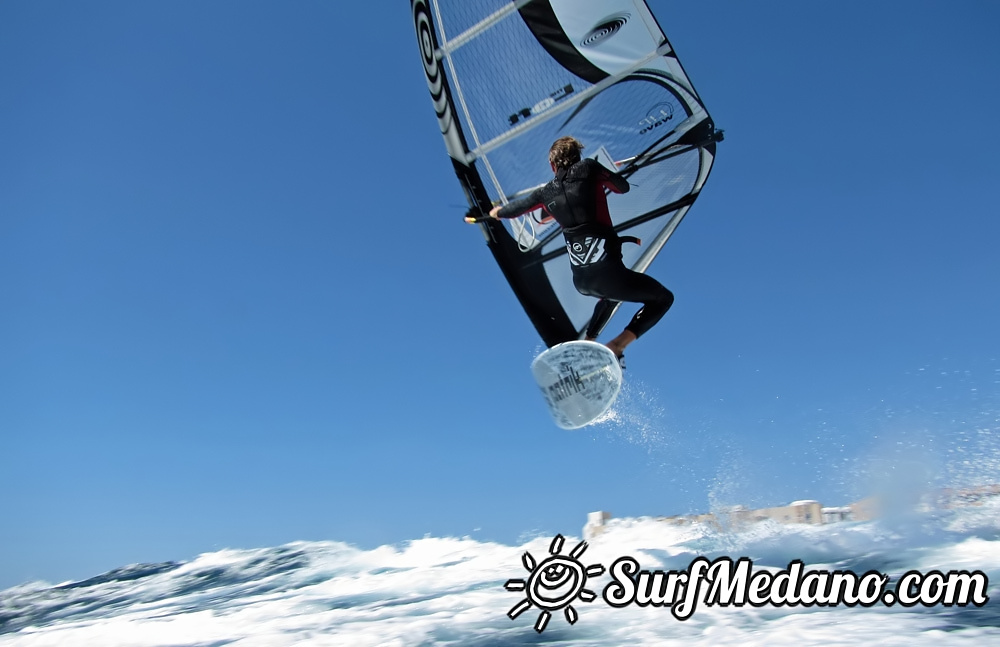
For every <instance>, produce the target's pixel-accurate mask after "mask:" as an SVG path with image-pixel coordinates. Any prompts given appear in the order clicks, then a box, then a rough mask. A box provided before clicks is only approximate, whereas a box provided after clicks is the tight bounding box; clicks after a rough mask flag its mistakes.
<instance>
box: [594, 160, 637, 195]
mask: <svg viewBox="0 0 1000 647" xmlns="http://www.w3.org/2000/svg"><path fill="white" fill-rule="evenodd" d="M598 166H600V167H601V169H600V171H599V172H598V173H599V175H598V177H599V178H600V180H601V184H602V185H604V187H605V188H607V189H608V190H610V191H613V192H614V193H628V190H629V188H630V187H629V183H628V180H626V179H625V178H623V177H622V176H621V175H619V174H618V173H615V172H614V171H610V170H608V169H606V168H605V167H604V165H602V164H599V165H598Z"/></svg>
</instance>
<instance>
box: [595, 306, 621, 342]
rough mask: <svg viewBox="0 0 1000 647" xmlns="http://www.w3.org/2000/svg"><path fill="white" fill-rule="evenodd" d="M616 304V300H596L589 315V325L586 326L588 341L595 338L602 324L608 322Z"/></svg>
mask: <svg viewBox="0 0 1000 647" xmlns="http://www.w3.org/2000/svg"><path fill="white" fill-rule="evenodd" d="M617 305H618V302H617V301H611V300H610V299H601V300H600V301H598V302H597V305H596V306H594V314H593V316H591V317H590V325H588V326H587V340H588V341H594V340H595V339H597V335H598V333H600V331H601V328H603V327H604V324H606V323H608V319H610V318H611V315H612V314H613V313H614V311H615V306H617Z"/></svg>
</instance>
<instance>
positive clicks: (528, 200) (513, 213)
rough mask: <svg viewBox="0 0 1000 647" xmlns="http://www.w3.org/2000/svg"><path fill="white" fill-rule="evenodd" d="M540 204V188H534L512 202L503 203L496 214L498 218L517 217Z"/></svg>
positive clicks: (538, 206)
mask: <svg viewBox="0 0 1000 647" xmlns="http://www.w3.org/2000/svg"><path fill="white" fill-rule="evenodd" d="M542 204H543V202H542V190H541V189H535V190H534V191H532V192H531V193H529V194H528V195H526V196H524V197H523V198H519V199H517V200H514V201H513V202H508V203H507V204H505V205H504V206H503V207H502V208H501V209H500V211H499V212H497V216H498V217H500V218H517V217H518V216H520V215H521V214H522V213H527V212H529V211H534V210H535V209H538V208H540V207H541V206H542Z"/></svg>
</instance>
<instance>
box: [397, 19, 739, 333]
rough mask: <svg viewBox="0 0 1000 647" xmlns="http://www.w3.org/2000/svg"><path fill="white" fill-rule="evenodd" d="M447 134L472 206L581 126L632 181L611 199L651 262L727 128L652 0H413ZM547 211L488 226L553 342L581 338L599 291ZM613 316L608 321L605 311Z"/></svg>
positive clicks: (637, 251)
mask: <svg viewBox="0 0 1000 647" xmlns="http://www.w3.org/2000/svg"><path fill="white" fill-rule="evenodd" d="M411 7H412V10H413V19H414V23H415V26H416V32H417V39H418V43H419V45H420V51H421V56H422V58H423V64H424V71H425V73H426V75H427V83H428V86H429V88H430V92H431V97H432V99H433V103H434V109H435V111H436V113H437V118H438V122H439V125H440V128H441V133H442V135H443V136H444V140H445V146H446V148H447V151H448V154H449V155H450V156H451V158H452V161H453V163H454V167H455V172H456V173H457V175H458V177H459V180H460V181H461V182H462V186H463V188H464V190H465V193H466V197H467V198H468V200H469V204H470V205H471V207H472V211H473V214H474V215H477V216H481V215H485V214H486V213H488V212H489V210H490V208H491V206H492V204H494V203H496V204H501V203H506V202H508V201H510V200H512V199H514V198H515V197H518V196H520V195H523V194H524V193H525V192H527V191H530V190H531V189H533V188H534V187H537V186H539V185H541V184H544V183H545V182H547V181H549V180H550V179H551V177H552V172H551V169H550V168H549V165H548V150H549V147H550V145H551V144H552V142H553V141H555V140H556V139H558V138H559V137H562V136H564V135H571V136H573V137H575V138H576V139H578V140H579V141H580V142H582V143H583V145H584V147H585V148H584V155H588V156H591V157H596V158H597V159H598V161H600V162H601V163H602V164H604V165H605V166H607V167H608V168H610V169H612V170H617V171H618V172H619V173H621V174H622V175H624V176H625V177H626V178H627V179H628V181H629V183H630V184H631V185H632V190H631V191H630V192H629V193H627V194H624V195H616V196H613V197H612V198H611V199H610V200H609V202H608V206H609V209H610V213H611V217H612V221H613V222H614V224H615V228H616V230H617V231H618V233H619V235H621V236H634V237H636V238H639V239H641V240H642V245H641V246H635V245H626V246H625V248H624V250H623V252H624V261H625V264H626V265H627V266H629V267H631V268H633V269H635V270H636V271H640V272H641V271H645V269H646V268H647V267H648V266H649V264H650V263H651V262H652V260H653V258H654V257H655V256H656V255H657V254H658V253H659V251H660V250H661V249H662V248H663V245H664V243H666V241H667V239H668V238H669V237H670V235H671V234H672V233H673V231H674V229H675V228H676V226H677V225H678V223H680V221H681V219H682V218H683V217H684V215H685V214H686V213H687V211H688V209H689V208H690V207H691V205H692V204H693V203H694V200H695V198H697V196H698V194H699V192H700V191H701V189H702V187H703V186H704V184H705V181H706V180H707V179H708V175H709V171H710V170H711V168H712V162H713V160H714V157H715V144H716V142H717V141H719V140H720V139H721V132H719V131H716V130H715V126H714V124H713V123H712V119H711V117H710V116H709V114H708V112H707V111H706V110H705V107H704V105H702V103H701V100H700V99H699V97H698V94H697V92H695V90H694V87H693V86H692V85H691V81H690V80H689V79H688V77H687V75H686V74H685V72H684V70H683V68H682V67H681V64H680V62H679V61H678V60H677V56H676V54H675V53H674V50H673V48H672V47H671V46H670V43H669V42H668V41H667V39H666V37H665V36H664V34H663V31H662V30H661V29H660V26H659V25H658V23H657V22H656V19H655V18H654V17H653V15H652V13H651V12H650V10H649V8H648V7H647V6H646V3H645V2H643V1H642V0H516V1H514V2H509V1H507V2H505V1H503V0H411ZM542 215H543V214H541V213H533V214H527V215H525V216H522V217H521V218H518V219H515V220H510V221H504V222H497V221H493V220H486V221H484V222H482V223H481V224H480V226H481V227H482V229H483V232H484V234H485V236H486V240H487V242H488V245H489V248H490V249H491V251H492V252H493V255H494V257H495V258H496V260H497V263H498V264H499V265H500V268H501V270H502V271H503V273H504V276H505V277H506V278H507V280H508V281H509V282H510V285H511V287H512V288H513V290H514V292H515V294H516V295H517V297H518V299H519V300H520V302H521V304H522V306H523V307H524V310H525V312H526V313H527V314H528V317H529V318H530V319H531V321H532V323H533V324H534V325H535V328H536V329H537V330H538V332H539V334H540V335H541V337H542V339H543V340H544V342H545V343H546V345H548V346H553V345H555V344H557V343H560V342H564V341H569V340H573V339H579V338H580V337H581V334H582V332H583V331H584V330H585V329H586V327H587V325H588V323H589V320H590V317H591V315H592V313H593V308H594V303H595V300H594V299H593V298H592V297H585V296H583V295H581V294H579V293H578V292H577V291H576V289H575V288H574V287H573V281H572V277H571V274H570V266H569V265H570V264H569V261H568V259H567V258H566V257H565V255H566V247H565V245H564V243H563V240H562V236H561V234H560V232H559V227H558V225H556V224H555V223H554V222H543V221H542ZM602 323H606V322H602Z"/></svg>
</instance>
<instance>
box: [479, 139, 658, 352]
mask: <svg viewBox="0 0 1000 647" xmlns="http://www.w3.org/2000/svg"><path fill="white" fill-rule="evenodd" d="M582 149H583V145H582V144H581V143H580V142H578V141H577V140H576V139H574V138H572V137H561V138H559V139H557V140H556V141H555V143H553V144H552V148H550V149H549V165H550V166H551V167H552V171H553V172H554V173H555V177H554V178H553V179H552V180H551V181H550V182H549V183H548V184H545V185H544V186H542V187H539V188H538V189H535V190H534V191H532V192H531V193H530V194H528V195H527V196H525V197H523V198H520V199H518V200H515V201H513V202H510V203H508V204H506V205H504V206H502V207H494V208H493V209H492V210H491V211H490V217H491V218H497V219H500V218H516V217H517V216H520V215H521V214H524V213H527V212H529V211H534V210H536V209H539V208H541V209H544V210H545V211H546V213H547V214H548V215H550V216H552V217H553V218H555V220H556V222H558V223H559V225H560V226H561V227H562V232H563V237H564V238H565V239H566V248H567V251H568V252H569V260H570V268H571V269H572V271H573V285H574V286H576V289H577V290H578V291H579V292H580V293H581V294H584V295H587V296H592V297H598V298H599V299H600V300H599V301H598V302H597V306H596V307H595V308H594V315H593V317H592V318H591V320H590V325H589V326H588V327H587V339H588V340H594V339H596V337H597V333H598V331H599V329H600V328H601V326H603V325H604V323H606V321H607V318H608V317H610V315H611V313H612V311H613V309H614V307H615V305H617V304H618V303H619V302H622V301H628V302H632V303H642V307H641V308H639V311H638V312H636V313H635V316H633V317H632V320H631V321H630V322H629V323H628V325H627V326H625V330H623V331H622V332H621V334H619V335H618V336H617V337H615V338H614V339H612V340H611V341H609V342H608V343H607V344H606V346H607V347H608V348H609V349H610V350H611V351H612V352H613V353H614V354H615V356H616V357H618V358H619V359H621V358H622V356H623V355H624V353H625V348H626V347H627V346H628V345H629V344H631V343H632V342H634V341H635V340H636V339H638V338H639V337H641V336H642V335H643V334H644V333H645V332H646V331H648V330H649V329H650V328H652V327H653V326H654V325H655V324H656V322H657V321H659V320H660V318H661V317H663V315H664V314H665V313H666V312H667V310H669V309H670V306H671V305H672V304H673V302H674V295H673V293H671V292H670V290H668V289H667V288H665V287H663V285H661V284H660V283H659V281H657V280H656V279H654V278H653V277H651V276H647V275H646V274H642V273H640V272H634V271H632V270H630V269H628V268H627V267H625V265H624V263H623V262H622V242H638V241H637V240H636V239H634V238H631V237H624V238H623V237H619V236H618V234H617V233H616V232H615V229H614V226H613V224H612V222H611V216H610V215H609V213H608V202H607V195H606V193H605V189H608V190H610V191H613V192H614V193H626V192H628V190H629V184H628V181H627V180H626V179H625V178H623V177H622V176H621V175H619V174H618V173H615V172H614V171H610V170H608V169H607V168H605V167H604V166H602V165H601V164H600V162H598V161H597V160H593V159H588V158H584V159H581V158H580V151H581V150H582Z"/></svg>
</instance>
